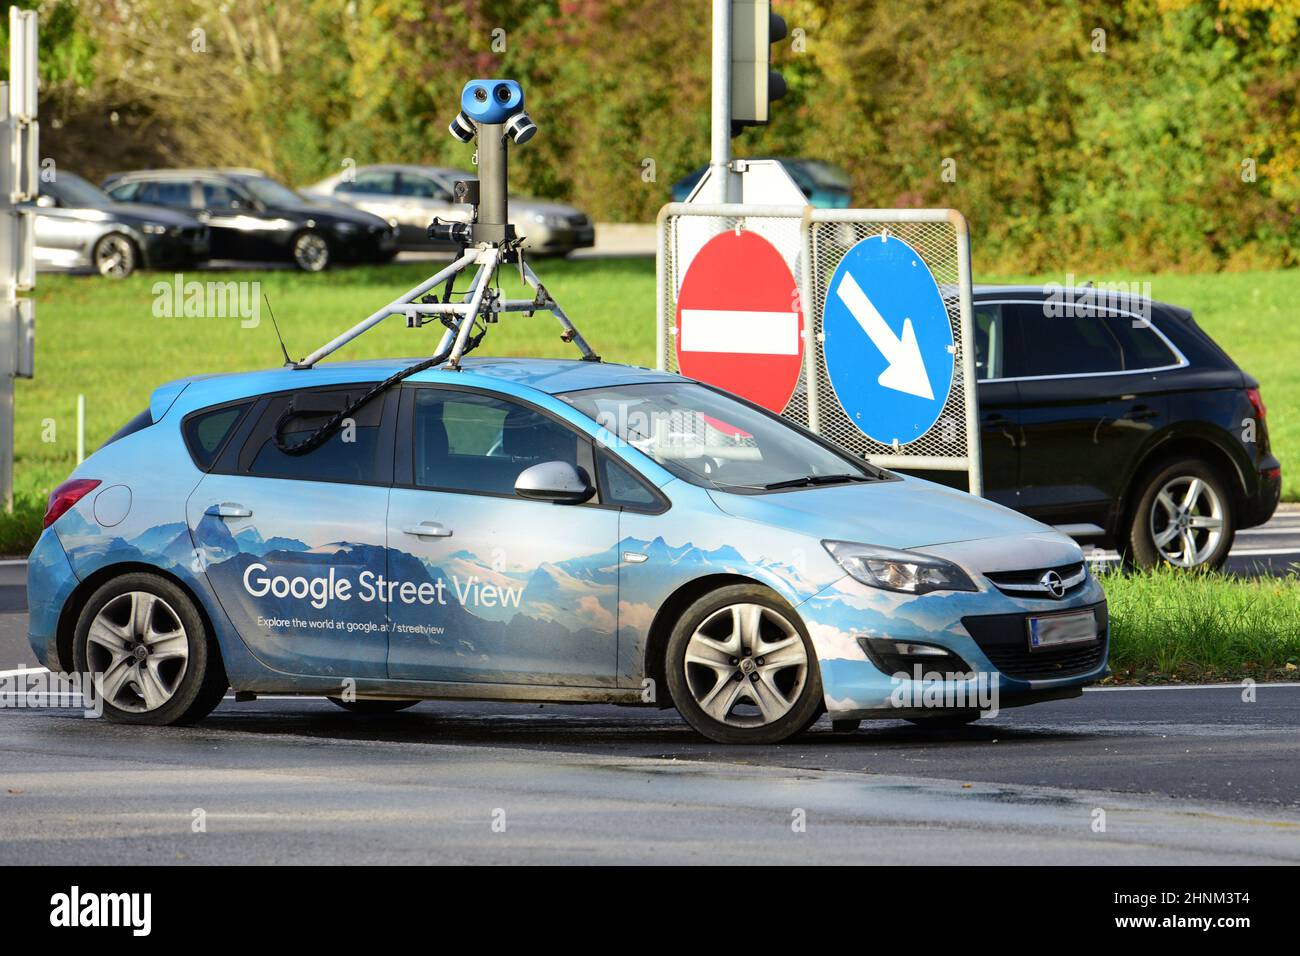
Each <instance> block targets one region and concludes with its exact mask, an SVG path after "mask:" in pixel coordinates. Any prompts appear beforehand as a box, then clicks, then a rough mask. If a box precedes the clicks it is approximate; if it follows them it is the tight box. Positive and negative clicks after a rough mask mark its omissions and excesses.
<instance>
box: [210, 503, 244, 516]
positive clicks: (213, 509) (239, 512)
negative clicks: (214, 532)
mask: <svg viewBox="0 0 1300 956" xmlns="http://www.w3.org/2000/svg"><path fill="white" fill-rule="evenodd" d="M203 513H204V514H205V515H211V516H212V517H214V518H251V517H253V509H252V508H245V507H244V506H243V505H238V504H235V503H234V502H233V501H223V502H222V503H221V504H219V505H211V506H210V507H209V508H208V510H207V511H205V512H203Z"/></svg>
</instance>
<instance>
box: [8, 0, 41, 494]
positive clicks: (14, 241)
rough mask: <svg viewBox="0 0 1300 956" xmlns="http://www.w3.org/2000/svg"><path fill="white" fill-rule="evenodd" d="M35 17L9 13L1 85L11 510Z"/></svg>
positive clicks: (24, 373)
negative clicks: (5, 64)
mask: <svg viewBox="0 0 1300 956" xmlns="http://www.w3.org/2000/svg"><path fill="white" fill-rule="evenodd" d="M36 58H37V48H36V11H35V10H20V9H19V8H18V7H10V8H9V83H8V84H7V89H6V88H5V84H0V504H3V506H4V509H5V510H6V511H12V510H13V505H14V379H16V378H31V377H32V372H33V364H34V321H35V306H34V305H33V302H32V300H31V299H30V298H29V297H27V296H23V295H20V294H19V293H24V292H30V291H31V290H32V288H33V287H34V286H35V285H36V266H35V256H34V252H35V248H34V246H35V233H34V229H35V222H34V220H33V216H32V213H31V212H29V211H28V208H29V205H30V204H32V203H34V202H35V201H36V195H37V192H38V191H39V187H38V185H37V166H38V158H37V157H38V152H37V140H38V133H39V129H38V126H37V123H36V104H37V85H36V83H37V80H36V76H37V74H36Z"/></svg>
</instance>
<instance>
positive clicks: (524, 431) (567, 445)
mask: <svg viewBox="0 0 1300 956" xmlns="http://www.w3.org/2000/svg"><path fill="white" fill-rule="evenodd" d="M414 401H415V414H414V426H413V427H414V430H415V434H414V436H413V439H414V444H413V454H414V465H415V484H416V485H417V486H418V487H421V488H437V489H440V490H443V491H467V492H477V493H482V494H496V495H513V494H514V492H515V479H516V478H518V477H519V473H520V472H522V471H523V470H524V469H526V468H530V467H532V466H533V465H537V464H541V463H542V462H546V461H564V462H568V463H569V464H571V465H574V466H577V465H578V464H579V461H578V452H579V441H581V439H580V438H579V436H578V434H577V433H576V432H574V431H573V430H572V429H570V428H568V427H567V426H565V425H562V424H561V423H559V422H557V421H555V420H554V419H552V418H549V417H547V416H546V415H543V414H542V413H541V412H538V411H536V410H534V409H532V408H529V407H528V406H526V405H520V404H517V403H515V402H510V401H507V400H504V399H501V398H497V397H495V396H491V395H480V394H477V393H472V392H458V391H451V390H442V389H433V388H418V389H415V400H414Z"/></svg>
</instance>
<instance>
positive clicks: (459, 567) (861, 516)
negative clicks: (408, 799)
mask: <svg viewBox="0 0 1300 956" xmlns="http://www.w3.org/2000/svg"><path fill="white" fill-rule="evenodd" d="M408 364H409V363H408V362H404V361H400V360H390V361H383V362H359V363H351V364H331V365H322V366H318V367H316V368H314V369H311V370H298V369H292V368H282V369H275V370H271V371H263V372H253V373H247V374H238V375H227V376H216V377H199V378H191V379H185V380H181V381H177V382H173V383H171V384H168V385H164V386H162V387H161V388H159V389H158V390H157V391H155V392H154V393H153V396H152V399H151V401H150V405H149V408H148V410H146V411H145V412H143V413H141V414H140V415H139V416H138V417H137V418H135V419H134V420H133V421H131V422H130V423H129V424H127V425H126V426H125V427H124V428H122V430H121V431H119V432H118V433H117V434H116V435H114V436H113V437H112V438H111V439H110V440H109V442H108V443H107V444H105V445H104V447H102V448H101V449H99V450H98V451H97V452H96V453H95V454H94V455H92V456H91V457H89V458H88V459H87V460H86V461H85V462H84V463H83V464H82V465H81V466H80V467H79V468H78V469H77V470H76V472H75V473H74V474H73V476H72V477H71V478H70V479H69V480H68V481H66V482H65V483H64V484H62V485H60V486H59V488H57V489H56V490H55V491H54V493H53V494H52V495H51V498H50V506H49V512H48V514H47V515H46V518H45V524H46V529H45V532H44V533H43V534H42V536H41V538H40V541H39V543H38V544H37V546H36V548H35V550H34V551H33V552H32V556H31V562H30V571H29V575H30V576H29V581H28V589H29V606H30V608H31V633H30V638H31V643H32V646H33V647H34V648H35V651H36V654H37V656H38V657H39V658H40V660H41V661H42V662H43V663H45V664H46V665H48V666H49V667H50V668H52V669H54V670H60V671H79V672H83V673H97V674H102V676H103V698H104V705H105V706H104V710H105V713H106V715H107V716H109V717H110V718H112V719H116V720H120V721H125V722H131V723H142V724H178V723H185V722H190V721H194V720H198V719H200V718H202V717H203V716H204V715H206V714H207V713H208V712H209V711H211V710H212V708H213V707H215V706H216V705H217V703H218V702H219V701H220V700H221V698H222V696H223V695H224V694H225V693H226V691H227V689H228V688H231V687H233V688H234V689H235V690H236V691H242V692H251V693H275V694H307V695H324V696H327V697H330V698H331V699H334V700H336V702H337V703H339V704H341V705H342V706H345V707H348V708H349V709H352V710H356V711H363V712H366V711H368V712H385V711H391V710H398V709H401V708H403V707H406V706H410V705H411V704H412V703H414V702H416V701H419V700H422V699H431V698H474V699H486V700H509V701H556V702H558V701H571V702H614V703H623V704H640V705H658V706H661V707H668V706H675V707H676V708H677V710H678V711H679V712H680V713H681V715H682V716H683V717H684V718H685V719H686V721H687V722H688V723H689V724H690V725H691V726H692V727H694V728H695V729H696V730H698V731H699V732H701V733H702V734H704V735H706V736H708V737H710V738H712V739H714V740H717V741H721V742H726V743H770V742H775V741H779V740H783V739H785V738H787V737H789V736H791V735H793V734H797V733H799V732H800V731H802V730H804V729H806V728H807V727H809V726H810V725H811V724H812V723H813V722H814V721H815V720H816V719H817V718H818V717H819V716H820V715H821V714H822V713H823V712H824V711H828V712H829V714H830V716H831V718H832V719H833V720H834V721H837V722H839V723H837V726H839V727H844V726H846V725H849V726H853V725H855V724H854V722H856V721H857V720H860V719H862V718H867V717H886V718H889V717H899V718H905V719H909V720H915V721H966V720H970V719H973V718H974V717H976V716H978V715H979V713H980V712H981V710H990V709H992V708H995V707H1006V706H1014V705H1018V704H1025V703H1032V702H1035V701H1041V700H1047V699H1055V698H1061V697H1071V696H1075V695H1077V694H1079V693H1080V692H1081V688H1082V687H1083V686H1084V685H1086V684H1089V683H1092V682H1094V681H1096V680H1098V679H1099V678H1100V677H1101V676H1102V675H1103V674H1104V672H1105V668H1106V651H1107V641H1108V626H1107V616H1106V602H1105V597H1104V595H1103V593H1102V590H1101V587H1100V585H1099V584H1098V582H1097V581H1096V580H1095V578H1094V577H1093V576H1092V575H1091V574H1090V573H1089V571H1088V568H1087V566H1086V565H1085V563H1084V560H1083V556H1082V554H1081V552H1080V550H1079V548H1078V546H1077V545H1075V544H1074V542H1073V541H1071V540H1070V539H1069V538H1067V537H1064V536H1063V535H1061V534H1058V533H1055V532H1053V531H1052V530H1051V529H1049V528H1047V527H1046V526H1045V525H1042V524H1039V523H1038V522H1036V521H1033V520H1031V519H1029V518H1026V517H1024V516H1022V515H1019V514H1017V513H1015V512H1013V511H1010V510H1008V509H1006V508H1003V507H1001V506H998V505H995V504H993V503H991V502H988V501H984V500H981V499H978V498H974V497H971V496H969V495H967V494H964V493H962V492H957V491H953V490H949V489H947V488H943V487H940V486H938V485H935V484H931V483H929V482H925V481H922V480H919V479H914V478H907V477H900V476H898V475H895V474H892V473H889V472H886V471H882V470H880V469H877V468H874V467H872V466H870V465H868V464H866V463H864V462H862V461H860V460H858V459H856V458H853V457H851V456H848V455H846V454H845V453H843V452H841V451H839V450H837V449H836V448H835V447H833V446H831V445H829V444H827V443H825V442H823V441H821V440H820V439H819V438H817V437H815V436H812V435H811V434H809V433H807V432H805V431H803V430H801V429H799V428H797V427H796V426H794V425H792V424H791V423H789V422H787V421H785V420H783V419H780V418H777V417H775V416H773V415H771V414H769V413H768V412H766V411H764V410H762V409H760V408H758V407H756V406H753V405H750V404H748V403H746V402H744V401H742V400H740V399H737V398H735V397H733V396H730V395H728V394H727V393H724V392H721V391H719V390H716V389H714V388H711V387H709V386H706V385H703V384H700V383H697V382H694V381H691V380H689V379H685V378H682V377H679V376H676V375H671V374H667V373H662V372H656V371H649V370H646V369H640V368H632V367H627V366H620V365H609V364H600V363H593V362H579V361H560V360H540V359H475V360H469V361H467V362H466V363H465V365H464V367H463V370H461V371H452V370H449V369H445V368H441V369H433V370H428V371H424V372H420V373H418V374H416V375H413V376H411V377H410V378H408V379H407V380H406V381H404V382H402V383H401V384H400V385H398V386H394V387H392V388H389V389H387V390H385V391H383V392H381V393H379V394H378V395H377V396H376V397H375V398H374V399H373V400H372V401H370V402H369V403H367V404H366V405H364V406H362V407H361V408H360V410H358V411H356V412H355V414H354V415H353V416H352V417H350V418H349V419H347V420H346V422H345V424H344V427H343V428H341V429H339V430H338V431H337V432H336V433H334V434H333V435H332V436H331V437H330V438H329V439H328V440H327V441H325V442H324V443H323V444H321V445H320V446H319V447H317V448H316V449H315V450H313V451H310V452H309V453H306V454H289V453H286V451H285V450H284V446H285V442H286V441H287V442H290V443H292V442H293V441H294V440H295V436H297V437H305V436H307V435H310V434H312V433H314V432H316V431H317V429H318V428H319V427H320V425H321V424H322V422H325V421H327V420H329V419H330V418H331V417H333V416H336V415H337V414H338V413H339V412H340V410H344V409H348V408H350V407H351V405H352V404H353V403H354V402H355V401H356V400H357V398H358V397H359V396H360V395H361V394H363V393H364V392H366V391H367V390H369V389H370V388H371V387H372V386H373V385H374V384H375V383H376V382H379V381H382V380H384V379H386V378H387V377H388V376H389V375H390V374H392V373H394V372H396V371H398V370H400V369H402V368H404V367H406V366H407V365H408ZM977 691H978V692H977Z"/></svg>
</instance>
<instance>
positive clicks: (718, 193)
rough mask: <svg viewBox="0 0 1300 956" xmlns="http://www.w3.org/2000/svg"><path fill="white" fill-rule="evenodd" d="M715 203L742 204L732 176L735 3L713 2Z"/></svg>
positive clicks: (712, 160) (726, 0)
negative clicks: (733, 30) (732, 12)
mask: <svg viewBox="0 0 1300 956" xmlns="http://www.w3.org/2000/svg"><path fill="white" fill-rule="evenodd" d="M709 170H710V178H711V180H712V181H713V182H714V183H715V184H716V185H715V186H714V190H715V191H714V193H713V196H712V199H713V201H714V202H737V201H739V196H738V193H739V189H738V188H736V185H733V183H732V181H731V180H732V178H733V174H732V172H731V0H713V126H712V148H711V150H710V154H709Z"/></svg>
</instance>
